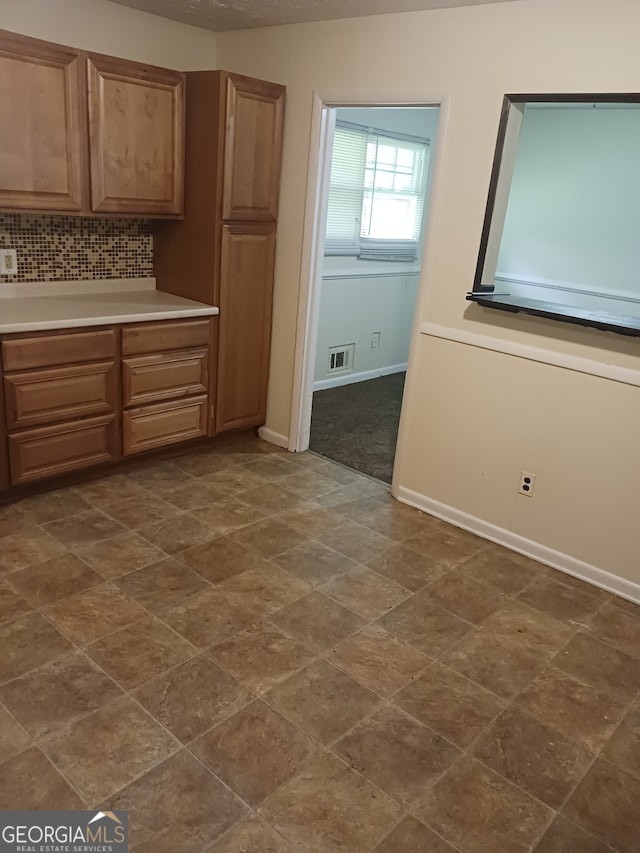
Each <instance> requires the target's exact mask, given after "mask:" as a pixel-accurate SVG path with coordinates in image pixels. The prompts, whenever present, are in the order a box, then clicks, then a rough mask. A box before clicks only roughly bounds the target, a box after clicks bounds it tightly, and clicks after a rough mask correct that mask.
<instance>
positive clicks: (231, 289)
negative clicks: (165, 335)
mask: <svg viewBox="0 0 640 853" xmlns="http://www.w3.org/2000/svg"><path fill="white" fill-rule="evenodd" d="M275 237H276V230H275V225H225V226H223V228H222V257H221V269H220V326H219V344H218V382H217V393H216V431H217V432H223V431H225V430H229V429H238V428H239V427H249V426H260V425H262V424H263V423H264V420H265V413H266V406H267V382H268V379H269V353H270V345H271V303H272V296H273V262H274V253H275Z"/></svg>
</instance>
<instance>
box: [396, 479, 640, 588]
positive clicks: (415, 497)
mask: <svg viewBox="0 0 640 853" xmlns="http://www.w3.org/2000/svg"><path fill="white" fill-rule="evenodd" d="M398 500H399V501H402V503H406V504H409V505H410V506H413V507H416V509H421V510H422V511H423V512H428V513H429V515H435V516H436V517H437V518H441V519H442V520H443V521H448V522H449V523H450V524H453V525H454V526H455V527H461V528H462V529H463V530H469V531H470V532H471V533H475V534H476V535H477V536H482V537H483V538H484V539H489V540H490V541H491V542H497V543H498V545H504V546H505V548H509V549H510V550H511V551H516V552H517V553H518V554H524V556H525V557H531V558H532V559H533V560H538V562H540V563H544V564H545V565H547V566H551V567H552V568H554V569H558V571H560V572H564V573H565V574H567V575H572V576H573V577H575V578H580V580H583V581H586V582H587V583H590V584H593V586H597V587H599V588H600V589H606V590H607V591H608V592H613V593H615V595H619V596H620V597H621V598H626V599H628V600H629V601H633V602H634V603H635V604H640V584H636V583H633V582H632V581H629V580H626V579H625V578H621V577H619V576H618V575H614V574H612V573H611V572H606V571H605V570H604V569H599V568H597V566H592V565H590V564H589V563H584V562H582V560H577V559H576V558H575V557H571V556H569V554H563V553H562V552H561V551H554V549H553V548H548V547H547V546H546V545H541V544H540V543H539V542H534V541H533V540H532V539H526V538H525V537H524V536H519V535H518V534H517V533H512V532H511V531H510V530H505V529H504V528H503V527H498V526H497V525H495V524H490V523H489V522H488V521H483V520H482V519H481V518H476V516H473V515H469V514H468V513H466V512H462V511H461V510H459V509H455V507H452V506H448V505H447V504H443V503H440V502H439V501H435V500H433V499H432V498H428V497H426V496H425V495H421V494H420V493H419V492H414V491H412V490H411V489H407V488H405V487H404V486H400V487H399V489H398Z"/></svg>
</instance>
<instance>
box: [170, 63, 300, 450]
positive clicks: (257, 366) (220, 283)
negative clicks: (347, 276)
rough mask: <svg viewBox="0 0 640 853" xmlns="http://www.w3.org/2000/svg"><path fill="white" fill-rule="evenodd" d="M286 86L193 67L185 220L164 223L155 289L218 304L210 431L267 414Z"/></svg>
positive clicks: (245, 424)
mask: <svg viewBox="0 0 640 853" xmlns="http://www.w3.org/2000/svg"><path fill="white" fill-rule="evenodd" d="M284 97H285V89H284V87H283V86H279V85H277V84H274V83H267V82H265V81H262V80H255V79H252V78H250V77H243V76H240V75H238V74H231V73H229V72H226V71H198V72H192V73H189V74H187V132H186V175H185V214H184V220H183V221H181V222H173V223H159V224H158V225H157V227H156V232H155V241H154V264H155V274H156V279H157V287H158V288H159V289H160V290H164V291H168V292H170V293H175V294H177V295H179V296H185V297H187V298H189V299H195V300H198V301H200V302H205V303H207V304H211V305H217V306H218V307H219V308H220V315H219V317H218V329H217V337H218V340H217V346H216V350H215V351H217V370H214V371H212V375H213V376H214V379H213V382H212V398H213V399H214V400H215V402H214V404H213V406H214V411H213V417H212V425H213V426H212V432H215V433H220V432H225V431H227V430H232V429H238V428H241V427H249V426H260V425H262V424H263V423H264V420H265V412H266V401H267V400H266V397H267V381H268V376H269V351H270V344H271V305H272V296H273V265H274V253H275V236H276V219H277V213H278V188H279V183H280V160H281V149H282V126H283V118H284Z"/></svg>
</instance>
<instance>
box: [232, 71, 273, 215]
mask: <svg viewBox="0 0 640 853" xmlns="http://www.w3.org/2000/svg"><path fill="white" fill-rule="evenodd" d="M284 93H285V89H284V87H283V86H278V85H276V84H275V83H266V82H264V81H262V80H253V79H252V78H250V77H240V76H237V75H229V76H228V78H227V110H226V113H227V115H226V117H227V127H226V138H225V155H224V178H223V186H224V188H223V194H222V218H223V219H230V220H243V221H245V222H253V221H266V222H275V220H276V216H277V213H278V189H279V185H280V159H281V152H282V123H283V119H284Z"/></svg>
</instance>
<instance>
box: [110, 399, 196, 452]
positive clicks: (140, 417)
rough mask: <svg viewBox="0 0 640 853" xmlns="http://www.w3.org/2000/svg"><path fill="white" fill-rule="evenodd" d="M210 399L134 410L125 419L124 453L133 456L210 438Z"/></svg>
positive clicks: (162, 404) (123, 426)
mask: <svg viewBox="0 0 640 853" xmlns="http://www.w3.org/2000/svg"><path fill="white" fill-rule="evenodd" d="M207 403H208V398H207V397H191V398H190V399H188V400H174V401H172V402H170V403H161V404H159V405H156V406H143V407H142V408H140V409H131V410H130V411H128V412H123V415H122V452H123V454H124V455H125V456H133V454H135V453H142V452H143V451H145V450H157V449H158V448H159V447H167V446H168V445H171V444H179V443H181V442H183V441H190V440H191V439H194V438H202V437H203V436H205V435H206V434H207Z"/></svg>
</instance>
